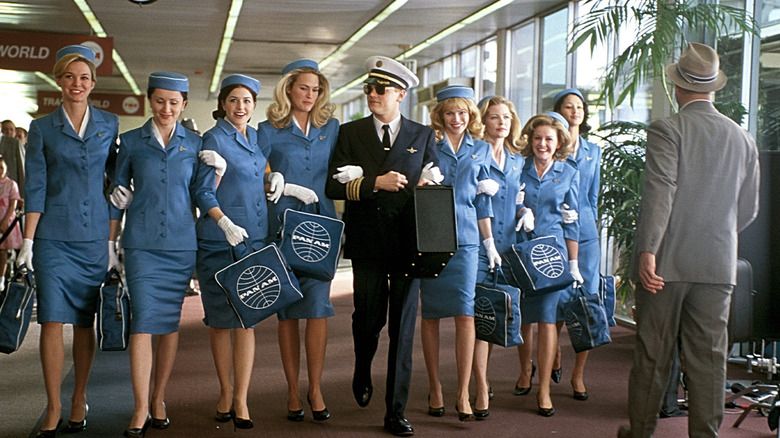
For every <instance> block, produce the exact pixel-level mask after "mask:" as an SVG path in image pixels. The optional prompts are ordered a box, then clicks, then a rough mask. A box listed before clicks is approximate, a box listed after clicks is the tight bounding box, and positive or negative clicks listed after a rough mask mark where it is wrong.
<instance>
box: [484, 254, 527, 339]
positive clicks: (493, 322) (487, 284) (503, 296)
mask: <svg viewBox="0 0 780 438" xmlns="http://www.w3.org/2000/svg"><path fill="white" fill-rule="evenodd" d="M499 274H501V277H502V278H503V277H504V274H503V273H502V272H501V268H500V267H497V268H496V270H495V271H494V272H493V278H492V281H490V278H489V277H488V278H486V279H485V281H483V282H481V283H477V287H476V290H475V296H474V324H475V325H476V332H477V339H481V340H483V341H486V342H490V343H493V344H497V345H501V346H502V347H514V346H516V345H521V344H522V343H523V338H522V336H521V334H520V290H519V289H518V288H516V287H513V286H509V285H507V284H501V283H498V276H499ZM504 282H506V279H504Z"/></svg>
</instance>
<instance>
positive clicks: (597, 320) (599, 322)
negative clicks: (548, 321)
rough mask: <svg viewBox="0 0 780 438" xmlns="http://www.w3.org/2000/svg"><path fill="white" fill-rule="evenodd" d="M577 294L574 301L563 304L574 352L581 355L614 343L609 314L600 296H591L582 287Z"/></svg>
mask: <svg viewBox="0 0 780 438" xmlns="http://www.w3.org/2000/svg"><path fill="white" fill-rule="evenodd" d="M577 293H578V295H577V296H576V297H575V298H574V299H573V300H571V301H567V302H566V303H564V304H563V317H564V321H566V330H567V331H568V332H569V338H570V339H571V346H572V347H574V351H575V352H577V353H579V352H581V351H585V350H590V349H593V348H596V347H598V346H601V345H605V344H609V343H610V342H612V338H611V337H610V334H609V326H608V325H607V314H606V313H605V312H604V308H603V307H601V300H600V299H599V296H598V294H589V293H587V292H586V291H585V289H584V288H582V287H580V288H577Z"/></svg>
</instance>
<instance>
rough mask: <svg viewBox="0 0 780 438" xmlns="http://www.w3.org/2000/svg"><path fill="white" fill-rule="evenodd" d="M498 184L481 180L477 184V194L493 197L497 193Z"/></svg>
mask: <svg viewBox="0 0 780 438" xmlns="http://www.w3.org/2000/svg"><path fill="white" fill-rule="evenodd" d="M498 187H499V186H498V183H497V182H495V181H493V180H492V179H490V178H488V179H483V180H482V181H480V182H479V183H478V184H477V194H478V195H479V194H480V193H484V194H486V195H488V196H493V195H495V194H496V193H498Z"/></svg>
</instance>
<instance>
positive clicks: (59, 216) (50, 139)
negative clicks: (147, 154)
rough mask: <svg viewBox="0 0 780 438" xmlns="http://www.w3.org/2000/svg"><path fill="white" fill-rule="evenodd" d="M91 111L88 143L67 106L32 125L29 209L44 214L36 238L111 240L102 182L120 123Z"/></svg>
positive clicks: (26, 186) (27, 187)
mask: <svg viewBox="0 0 780 438" xmlns="http://www.w3.org/2000/svg"><path fill="white" fill-rule="evenodd" d="M89 109H90V118H89V123H87V130H86V132H85V133H84V138H83V139H82V138H81V137H79V135H78V134H77V133H76V131H74V130H73V127H72V126H71V125H70V123H69V122H68V119H67V118H66V116H65V110H64V109H63V108H62V106H60V107H59V108H57V109H56V110H55V111H54V112H53V113H51V114H49V115H46V116H43V117H41V118H39V119H36V120H33V122H32V123H31V124H30V131H29V136H28V142H27V155H26V159H25V168H26V173H27V179H26V181H25V184H24V190H25V196H24V204H25V211H27V212H28V213H31V212H36V213H41V219H40V221H39V222H38V227H37V228H36V231H35V237H38V238H42V239H50V240H59V241H70V242H88V241H94V240H101V239H108V202H107V201H106V197H105V195H104V194H103V182H104V177H105V175H106V166H107V162H108V161H110V160H111V159H113V158H114V157H115V147H116V139H117V136H118V135H119V119H118V118H117V116H116V115H114V114H111V113H108V112H105V111H102V110H99V109H96V108H94V107H92V106H90V108H89Z"/></svg>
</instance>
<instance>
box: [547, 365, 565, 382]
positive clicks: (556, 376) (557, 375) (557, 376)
mask: <svg viewBox="0 0 780 438" xmlns="http://www.w3.org/2000/svg"><path fill="white" fill-rule="evenodd" d="M561 376H563V366H561V367H560V368H558V369H557V370H552V373H551V374H550V378H551V379H552V381H553V382H555V383H561Z"/></svg>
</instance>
